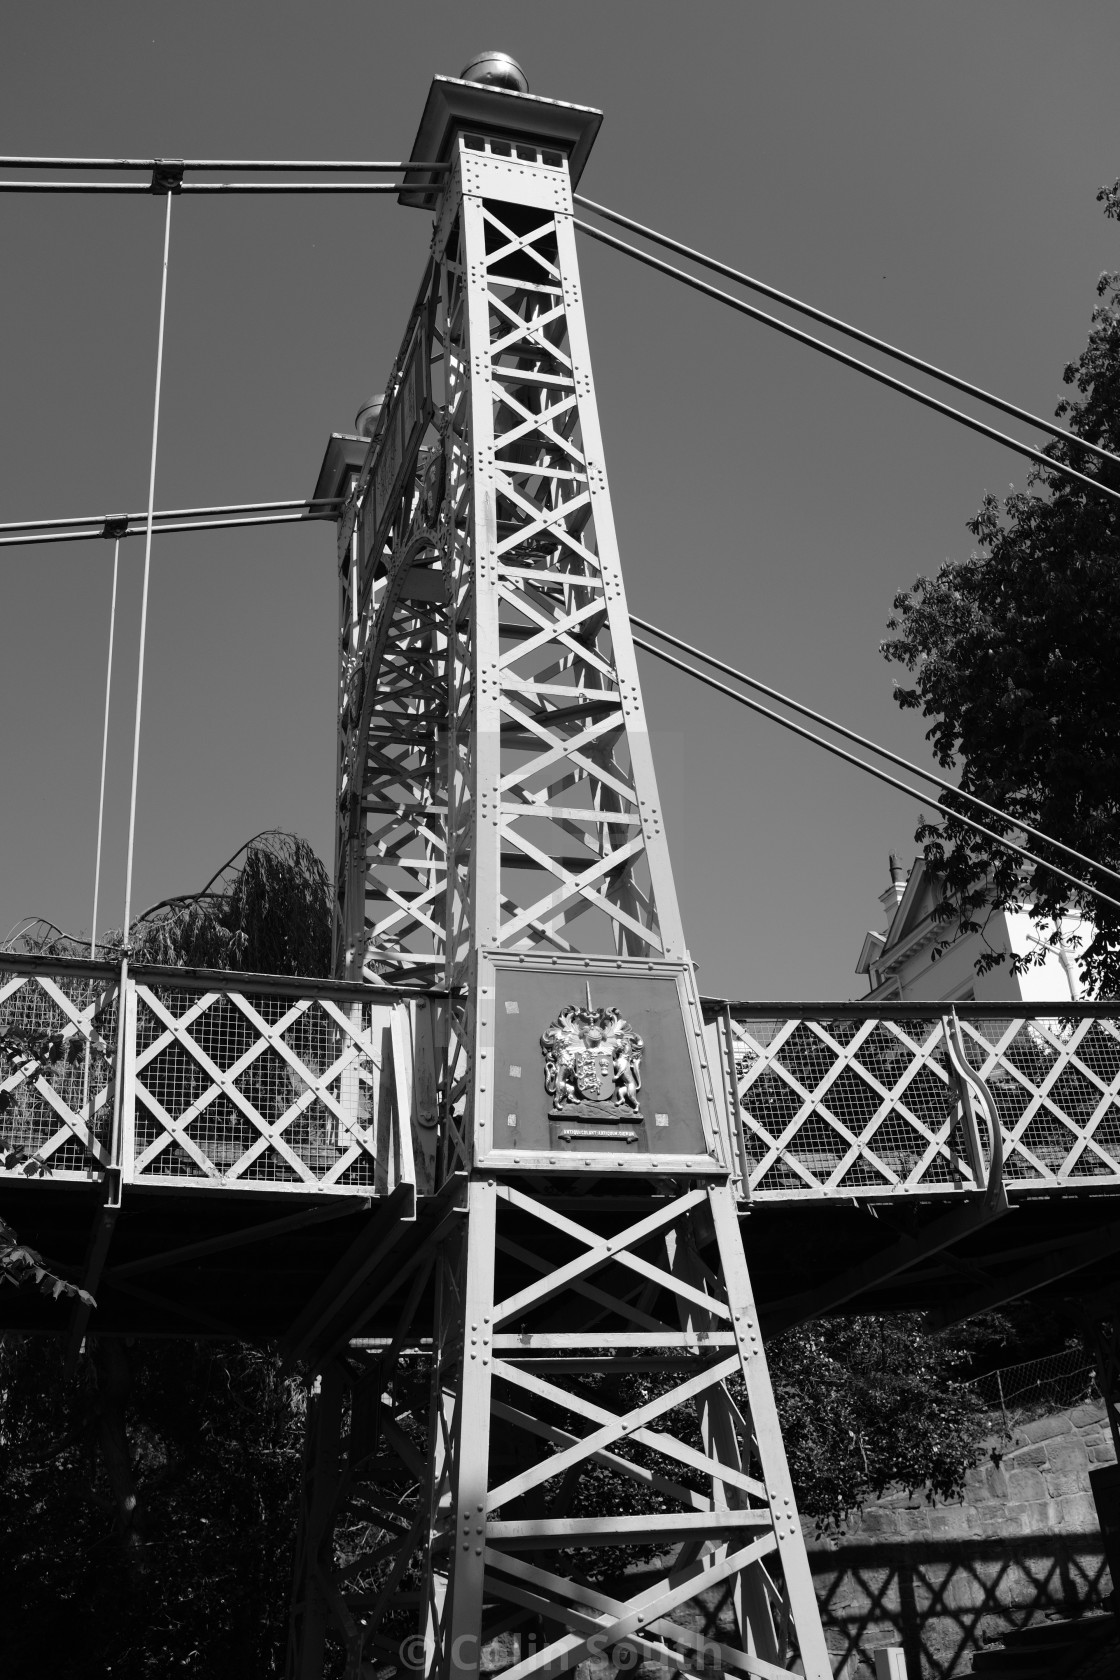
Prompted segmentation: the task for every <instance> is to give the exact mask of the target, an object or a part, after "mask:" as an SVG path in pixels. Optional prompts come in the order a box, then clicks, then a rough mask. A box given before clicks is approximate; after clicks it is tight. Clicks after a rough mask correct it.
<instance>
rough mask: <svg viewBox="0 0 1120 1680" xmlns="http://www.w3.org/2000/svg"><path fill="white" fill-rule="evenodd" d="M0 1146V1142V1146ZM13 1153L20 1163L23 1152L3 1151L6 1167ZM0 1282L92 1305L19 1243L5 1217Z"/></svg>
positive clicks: (89, 1298) (32, 1250) (1, 1229)
mask: <svg viewBox="0 0 1120 1680" xmlns="http://www.w3.org/2000/svg"><path fill="white" fill-rule="evenodd" d="M2 1147H3V1146H2V1145H0V1148H2ZM13 1156H14V1157H17V1158H20V1160H21V1163H22V1159H23V1158H24V1152H23V1151H21V1150H19V1149H15V1150H13V1149H8V1150H6V1151H5V1153H4V1156H3V1164H4V1165H5V1166H7V1165H8V1162H9V1159H10V1158H11V1157H13ZM31 1159H32V1160H33V1159H34V1157H31ZM0 1283H10V1284H13V1285H14V1286H15V1288H17V1289H21V1288H25V1287H28V1286H29V1287H31V1288H33V1289H40V1290H42V1292H43V1294H44V1295H52V1296H53V1297H54V1299H55V1300H56V1301H57V1300H58V1298H59V1297H60V1296H62V1295H66V1296H74V1297H76V1298H77V1299H78V1300H80V1301H86V1302H88V1304H89V1305H90V1306H93V1305H94V1300H93V1296H92V1295H90V1294H88V1293H87V1291H86V1290H84V1289H81V1288H79V1286H78V1285H77V1284H76V1283H72V1282H71V1281H70V1279H69V1278H65V1277H62V1276H61V1275H60V1273H58V1272H56V1271H55V1270H54V1269H53V1267H52V1266H51V1263H50V1261H49V1260H44V1259H43V1256H42V1255H41V1254H40V1253H39V1251H38V1249H36V1248H30V1247H29V1246H28V1245H27V1243H21V1242H20V1240H19V1238H18V1236H17V1235H16V1233H15V1232H14V1231H13V1230H12V1227H11V1226H10V1225H9V1224H8V1222H7V1220H5V1219H0Z"/></svg>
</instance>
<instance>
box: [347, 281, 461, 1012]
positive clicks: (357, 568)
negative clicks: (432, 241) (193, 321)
mask: <svg viewBox="0 0 1120 1680" xmlns="http://www.w3.org/2000/svg"><path fill="white" fill-rule="evenodd" d="M441 284H442V276H441V272H440V270H439V269H438V267H436V266H434V265H429V268H428V270H427V272H426V274H425V278H424V282H423V284H422V286H421V288H420V293H419V296H418V299H417V302H416V305H415V307H414V309H413V312H412V315H411V317H410V320H409V326H408V331H407V332H406V334H405V340H404V344H403V346H402V350H401V354H400V356H399V357H398V359H397V362H396V363H395V365H394V367H393V370H392V373H391V376H390V379H389V384H388V389H387V402H386V406H385V408H384V409H383V410H382V415H381V425H380V429H379V430H378V432H377V433H376V436H375V438H374V448H373V449H372V450H371V452H370V455H369V457H368V459H367V462H366V465H365V468H364V469H363V471H362V473H361V475H360V478H359V480H358V483H357V486H356V488H355V494H354V497H353V500H352V503H351V507H350V509H349V511H348V514H347V517H346V518H345V519H344V520H343V522H342V524H341V529H340V534H339V586H340V625H341V630H340V638H339V700H338V706H339V711H338V806H337V809H338V821H337V841H336V860H337V921H336V928H335V969H336V972H337V973H338V974H340V975H341V976H343V977H345V978H348V979H359V978H361V976H362V975H363V974H364V975H365V977H366V978H367V979H375V978H376V977H377V976H378V975H379V974H381V973H383V972H385V969H386V967H388V968H389V969H390V970H391V971H392V972H393V974H394V975H395V977H396V978H397V979H398V980H401V979H405V978H408V977H411V976H417V977H419V978H421V979H427V980H428V981H431V980H433V979H436V980H438V979H440V978H442V971H443V966H444V953H443V921H444V897H445V890H446V838H445V823H446V810H447V805H446V799H447V795H446V780H447V751H446V736H447V577H446V569H445V568H446V555H447V539H446V533H443V535H442V536H441V533H440V531H439V529H438V527H439V514H440V506H441V500H442V476H443V471H444V464H443V450H442V447H441V445H440V440H439V429H438V427H437V426H431V425H430V421H431V420H432V418H433V410H432V379H433V378H435V380H436V394H437V396H438V395H439V394H440V392H441V390H442V383H443V374H442V356H441V343H442V339H443V331H442V328H441V325H440V322H439V320H438V310H439V305H440V300H441ZM425 443H426V444H427V447H422V446H423V445H425Z"/></svg>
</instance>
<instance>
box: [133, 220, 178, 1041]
mask: <svg viewBox="0 0 1120 1680" xmlns="http://www.w3.org/2000/svg"><path fill="white" fill-rule="evenodd" d="M165 196H166V198H167V214H166V216H165V219H164V224H163V275H162V279H161V282H160V294H159V343H158V347H157V349H156V393H155V402H154V405H153V409H152V464H151V470H150V472H149V475H148V529H147V534H146V537H145V542H144V584H143V589H142V592H141V597H140V651H139V657H138V660H137V667H136V725H135V729H134V731H133V737H132V790H131V794H130V797H129V805H128V857H127V861H126V864H125V877H124V934H123V939H122V943H123V946H124V949H125V951H126V952H127V950H128V934H129V923H130V921H131V918H132V863H133V857H134V853H135V847H136V777H137V772H138V770H139V767H140V707H141V702H142V700H143V697H144V648H145V645H146V642H147V635H148V584H149V580H150V577H151V569H152V524H153V522H154V519H155V505H156V447H157V445H158V442H159V394H160V385H161V383H162V381H163V339H164V327H165V324H166V320H167V255H168V249H169V247H170V244H171V196H172V195H171V194H170V193H167V194H166V195H165ZM122 1001H123V1000H122ZM122 1013H123V1011H122Z"/></svg>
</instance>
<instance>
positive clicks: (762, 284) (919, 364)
mask: <svg viewBox="0 0 1120 1680" xmlns="http://www.w3.org/2000/svg"><path fill="white" fill-rule="evenodd" d="M572 202H573V203H575V204H579V205H582V206H583V208H584V209H585V210H592V211H594V213H595V214H596V215H597V216H602V217H604V218H605V219H606V220H607V221H609V222H617V224H618V225H619V227H624V228H629V230H630V232H631V233H639V234H641V235H642V237H643V238H645V239H648V240H650V241H651V242H652V243H653V244H655V245H663V246H664V247H665V248H666V250H669V251H676V252H677V254H678V256H682V257H689V258H691V259H692V261H693V262H697V263H700V264H701V266H702V267H704V268H710V269H711V270H712V271H713V273H716V274H722V275H723V276H724V277H725V278H726V279H728V280H738V281H739V283H740V284H741V285H743V286H747V287H749V288H750V289H751V290H752V291H755V292H760V293H761V294H762V295H763V297H768V298H773V300H774V302H775V303H783V304H785V305H787V307H788V308H790V309H796V310H797V311H798V312H799V313H800V314H802V315H808V316H809V317H810V318H811V319H812V320H814V321H820V322H821V324H822V325H823V326H826V327H833V328H835V330H836V331H837V332H841V333H845V334H846V335H847V336H848V337H849V338H854V339H857V340H858V341H859V343H861V344H866V345H869V346H870V348H871V349H872V350H881V351H882V352H883V354H884V355H885V356H893V357H894V359H895V360H896V361H899V362H905V363H906V364H907V366H908V367H912V368H917V369H918V371H919V373H928V374H929V375H930V376H931V377H932V378H934V379H939V380H941V382H942V383H943V384H945V385H952V386H953V387H954V388H955V389H956V390H958V391H964V392H965V393H966V395H968V396H970V397H977V398H979V400H980V401H981V402H985V403H988V404H989V405H990V406H991V407H992V408H998V409H1001V410H1002V411H1003V413H1004V414H1010V415H1012V416H1014V418H1015V419H1016V420H1025V421H1026V422H1027V424H1028V425H1031V426H1038V427H1039V428H1040V430H1042V431H1044V432H1049V433H1050V434H1051V436H1052V437H1055V438H1060V439H1061V440H1062V441H1063V442H1064V443H1072V444H1075V445H1076V446H1077V448H1078V449H1085V450H1088V452H1089V453H1090V454H1091V455H1096V456H1098V457H1099V459H1100V460H1102V461H1110V462H1111V463H1112V465H1113V466H1116V467H1120V455H1116V454H1114V453H1113V452H1112V451H1111V450H1109V449H1104V448H1102V447H1101V445H1100V444H1097V443H1089V442H1088V441H1087V439H1085V438H1081V437H1078V435H1077V433H1076V432H1071V431H1069V430H1067V428H1066V427H1064V426H1058V425H1055V423H1054V421H1053V420H1044V419H1043V418H1042V416H1041V415H1039V414H1032V413H1031V411H1030V409H1027V408H1020V407H1019V406H1018V405H1017V404H1016V403H1013V402H1008V401H1007V400H1006V398H1004V397H999V396H996V394H995V392H993V391H985V390H984V388H983V386H981V385H973V384H972V383H971V381H970V380H968V379H962V378H960V376H959V375H958V374H955V373H949V372H948V371H947V370H946V369H945V368H939V367H937V366H936V364H935V363H933V362H927V361H924V360H923V358H922V357H921V356H915V355H912V354H911V352H910V351H909V350H902V349H900V348H899V346H898V345H897V344H889V343H888V342H887V340H886V339H883V338H876V336H875V334H874V333H869V332H864V331H863V329H862V328H861V327H853V326H852V325H851V323H850V322H848V321H842V320H840V318H839V316H837V315H829V314H828V312H827V311H826V310H824V309H817V308H816V306H815V305H814V304H811V303H805V302H804V300H803V299H801V298H795V297H791V295H790V294H789V293H788V292H782V291H779V290H778V288H777V286H770V285H768V284H767V283H766V281H765V280H756V279H755V278H754V277H753V276H752V275H750V274H744V273H743V272H742V270H741V269H738V268H732V267H730V265H729V264H727V263H724V262H720V261H719V260H718V259H717V258H716V257H709V256H705V254H704V252H703V251H697V250H694V248H693V247H692V246H691V245H682V244H681V242H680V240H679V239H671V238H670V237H669V235H668V234H666V233H658V231H657V230H656V228H651V227H646V226H645V225H644V223H642V222H635V221H633V220H632V219H631V217H629V216H623V215H621V214H620V213H619V211H617V210H609V209H608V208H607V206H606V205H605V204H596V203H595V201H594V200H593V199H590V198H584V197H583V195H582V194H581V193H573V194H572ZM581 225H582V224H581Z"/></svg>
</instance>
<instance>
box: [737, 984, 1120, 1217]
mask: <svg viewBox="0 0 1120 1680" xmlns="http://www.w3.org/2000/svg"><path fill="white" fill-rule="evenodd" d="M935 1008H936V1006H934V1007H933V1008H931V1010H930V1013H929V1015H928V1016H919V1015H911V1014H906V1015H904V1016H903V1015H899V1016H897V1017H892V1018H872V1017H860V1016H858V1015H855V1014H853V1013H845V1014H843V1015H838V1016H836V1017H834V1018H827V1017H824V1016H823V1015H822V1016H819V1017H813V1018H808V1017H800V1016H799V1017H796V1018H791V1017H781V1016H773V1015H772V1016H766V1015H762V1014H759V1015H755V1014H753V1013H750V1012H747V1011H739V1012H733V1013H732V1016H731V1021H730V1026H731V1043H732V1047H733V1055H734V1063H735V1066H734V1085H735V1089H736V1091H737V1094H738V1103H739V1110H740V1122H741V1136H742V1148H743V1153H744V1161H743V1172H744V1178H745V1180H746V1181H747V1183H748V1184H749V1186H750V1191H751V1194H752V1195H754V1196H773V1197H786V1196H791V1195H816V1196H819V1195H821V1194H822V1193H823V1194H825V1195H837V1196H840V1195H843V1196H851V1195H857V1196H874V1195H891V1194H894V1193H898V1192H899V1191H903V1190H905V1191H912V1190H914V1189H916V1188H921V1189H922V1190H924V1191H941V1190H946V1191H947V1190H952V1189H954V1188H964V1189H977V1188H980V1185H979V1184H978V1182H977V1174H976V1170H975V1163H974V1161H973V1159H972V1157H971V1156H970V1155H969V1151H968V1148H967V1147H966V1140H965V1136H964V1131H963V1128H962V1119H961V1112H960V1106H959V1103H958V1100H957V1084H956V1080H955V1077H954V1073H953V1069H952V1060H951V1056H950V1054H949V1048H948V1045H947V1037H946V1033H947V1022H946V1018H945V1017H943V1016H942V1015H941V1014H939V1013H934V1009H935ZM956 1018H957V1019H958V1020H959V1023H960V1029H961V1041H962V1044H963V1048H964V1055H965V1060H966V1062H967V1065H968V1070H970V1071H971V1072H972V1073H973V1074H975V1075H976V1076H978V1078H979V1080H980V1081H982V1083H983V1088H984V1090H985V1093H986V1098H987V1099H988V1100H990V1103H991V1106H992V1108H993V1110H994V1115H995V1117H997V1118H998V1123H999V1127H1000V1131H1001V1133H1002V1136H1003V1151H1004V1168H1003V1176H1004V1180H1005V1181H1006V1182H1009V1183H1016V1182H1018V1183H1024V1182H1031V1183H1036V1184H1040V1185H1046V1184H1052V1185H1066V1184H1077V1183H1078V1182H1084V1181H1088V1180H1092V1181H1094V1182H1097V1181H1100V1180H1114V1181H1117V1180H1120V1025H1118V1023H1117V1021H1114V1020H1111V1019H1108V1018H1106V1017H1104V1016H1101V1015H1099V1014H1096V1013H1092V1014H1090V1013H1086V1012H1080V1013H1079V1012H1078V1011H1077V1008H1076V1006H1072V1007H1071V1012H1070V1014H1069V1015H1066V1016H1063V1017H1062V1018H1061V1019H1057V1018H1054V1017H1052V1016H1043V1015H1038V1016H1024V1015H1023V1014H1022V1013H1018V1014H1012V1013H1010V1012H1009V1013H1008V1014H1007V1015H1006V1016H993V1015H991V1014H987V1013H984V1014H979V1013H978V1014H975V1015H973V1016H970V1015H969V1012H968V1010H967V1007H965V1008H958V1009H957V1011H956Z"/></svg>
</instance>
